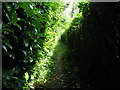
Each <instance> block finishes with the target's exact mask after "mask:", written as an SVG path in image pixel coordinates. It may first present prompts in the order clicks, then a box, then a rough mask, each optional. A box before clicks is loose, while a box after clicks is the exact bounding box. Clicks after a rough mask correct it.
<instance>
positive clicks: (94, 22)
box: [2, 3, 120, 89]
mask: <svg viewBox="0 0 120 90" xmlns="http://www.w3.org/2000/svg"><path fill="white" fill-rule="evenodd" d="M35 4H36V6H37V7H39V8H41V10H42V11H43V13H47V14H48V12H47V10H48V9H49V7H48V6H47V4H46V3H40V4H39V5H38V4H37V3H35ZM9 5H10V6H12V5H13V6H12V8H14V7H18V6H17V5H16V4H14V3H3V54H2V55H3V61H2V62H3V72H5V76H3V88H6V87H8V88H11V87H14V85H13V84H14V83H17V84H18V83H19V82H20V83H22V85H23V86H24V83H25V81H22V79H24V77H23V76H22V75H24V73H25V72H29V73H32V72H31V71H30V70H31V69H32V68H33V67H34V64H35V63H36V62H37V61H38V58H37V57H39V56H38V54H37V53H38V50H37V49H39V46H37V45H38V44H39V45H40V47H41V48H40V49H41V50H43V47H42V46H43V44H44V42H45V41H44V40H45V38H46V36H45V31H44V30H45V29H46V27H45V25H46V22H47V21H41V25H40V26H38V25H36V27H37V28H41V30H40V31H38V32H40V33H42V35H41V34H39V33H37V34H39V35H34V34H33V33H34V32H35V31H31V29H32V28H33V30H34V26H32V25H30V24H29V22H25V21H30V22H33V20H34V19H33V18H34V17H32V15H31V16H30V17H32V18H30V17H28V16H26V14H25V13H24V9H23V8H18V9H16V10H12V11H13V12H14V11H16V12H15V14H16V13H17V15H18V16H17V17H18V18H23V20H20V21H19V20H18V21H17V23H12V22H10V23H9V24H8V22H9V21H10V20H9V19H10V18H15V17H16V16H15V15H13V14H12V15H10V14H11V13H13V12H11V10H10V8H9V9H7V6H8V7H9ZM51 5H53V4H51ZM83 5H84V6H83ZM53 6H54V5H53ZM78 7H79V8H81V9H80V10H81V11H80V12H82V14H83V18H81V17H77V18H75V19H74V20H73V21H72V23H71V26H70V27H69V28H68V30H66V31H65V32H64V33H63V34H62V35H61V39H60V40H59V43H58V44H57V45H56V47H55V50H54V52H53V56H52V57H51V59H52V60H56V61H55V63H54V64H52V66H50V68H51V69H52V71H53V73H52V75H51V76H50V77H49V78H48V80H47V82H46V84H45V85H41V84H39V83H37V84H36V85H35V88H84V89H91V88H97V89H98V88H119V83H118V82H120V77H119V76H120V61H119V56H120V45H119V41H120V35H119V34H120V9H119V8H120V3H90V4H89V5H88V6H87V5H86V4H81V3H80V4H79V6H78ZM9 10H10V11H9ZM53 11H54V10H53ZM41 13H42V12H41ZM5 15H6V16H5ZM9 16H11V17H9ZM36 17H37V16H36ZM45 17H46V18H48V16H47V15H46V16H45ZM53 19H55V20H56V18H53ZM36 22H37V20H36ZM54 22H55V21H54ZM56 22H57V20H56ZM4 25H6V26H4ZM19 25H20V26H19ZM28 26H29V27H28ZM75 26H76V27H75ZM21 28H24V30H21ZM10 29H11V31H10ZM12 30H13V31H12ZM8 32H9V34H8ZM14 33H15V34H16V35H14ZM38 36H41V37H38ZM35 40H37V41H35ZM28 42H29V44H28V45H27V43H28ZM26 46H27V48H26ZM31 47H32V51H31V50H30V49H31ZM116 48H117V49H116ZM25 51H29V52H25ZM27 56H29V57H27ZM16 57H17V58H16ZM31 58H32V59H33V61H32V62H30V61H28V60H29V59H31ZM14 67H16V68H17V71H16V72H11V73H10V72H9V70H11V69H12V68H14ZM53 68H55V69H53ZM8 72H9V74H11V77H10V80H8V79H7V75H8V74H7V73H8ZM19 74H21V75H19ZM12 76H15V77H18V78H20V80H16V81H15V82H14V83H11V84H10V82H11V81H12V80H15V78H12ZM7 85H8V86H7ZM12 85H13V86H12Z"/></svg>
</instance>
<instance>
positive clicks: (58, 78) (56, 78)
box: [51, 52, 65, 88]
mask: <svg viewBox="0 0 120 90" xmlns="http://www.w3.org/2000/svg"><path fill="white" fill-rule="evenodd" d="M63 69H64V67H63V63H62V53H61V52H59V53H58V56H57V57H56V66H55V70H54V75H53V77H52V81H51V88H64V87H65V82H64V80H65V75H64V72H63Z"/></svg>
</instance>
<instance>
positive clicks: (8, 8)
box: [6, 3, 12, 12]
mask: <svg viewBox="0 0 120 90" xmlns="http://www.w3.org/2000/svg"><path fill="white" fill-rule="evenodd" d="M6 8H7V10H8V11H9V12H11V11H12V7H11V5H10V4H8V3H6Z"/></svg>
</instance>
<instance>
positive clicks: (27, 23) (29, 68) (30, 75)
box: [2, 2, 63, 88]
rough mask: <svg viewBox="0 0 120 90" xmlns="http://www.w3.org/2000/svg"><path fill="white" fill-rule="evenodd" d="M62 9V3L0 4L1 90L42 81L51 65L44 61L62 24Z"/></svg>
mask: <svg viewBox="0 0 120 90" xmlns="http://www.w3.org/2000/svg"><path fill="white" fill-rule="evenodd" d="M62 10H63V8H62V6H61V4H60V3H54V2H51V3H47V2H39V3H32V2H29V3H21V2H19V3H3V10H2V11H3V46H2V47H3V87H8V88H15V87H17V84H19V83H20V84H21V86H26V85H27V84H28V81H29V80H31V79H32V81H33V80H34V79H35V78H38V77H41V78H43V79H41V80H40V81H42V82H44V81H45V80H44V79H45V78H46V77H45V74H47V72H50V70H49V69H47V70H48V71H46V68H50V67H51V66H49V64H50V63H53V61H51V60H49V61H47V60H48V59H50V56H51V54H52V51H51V50H52V49H53V46H54V42H55V41H56V40H55V38H54V37H56V36H55V35H57V33H58V31H59V30H57V27H58V25H60V22H62V23H63V21H62V18H61V17H60V15H61V12H62ZM60 18H61V19H60ZM58 20H59V21H58ZM57 23H58V24H57ZM58 34H60V32H59V33H58ZM50 46H51V47H50ZM46 65H47V66H46ZM52 67H53V66H52ZM24 74H25V75H24ZM42 74H43V75H42ZM49 74H50V73H49ZM46 76H49V75H46ZM12 80H14V81H15V82H13V83H11V81H12ZM25 80H26V81H25Z"/></svg>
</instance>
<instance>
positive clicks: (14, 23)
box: [11, 22, 22, 30]
mask: <svg viewBox="0 0 120 90" xmlns="http://www.w3.org/2000/svg"><path fill="white" fill-rule="evenodd" d="M11 24H13V25H15V26H17V27H18V28H19V29H20V30H22V27H21V26H20V25H19V24H17V23H16V22H11Z"/></svg>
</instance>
